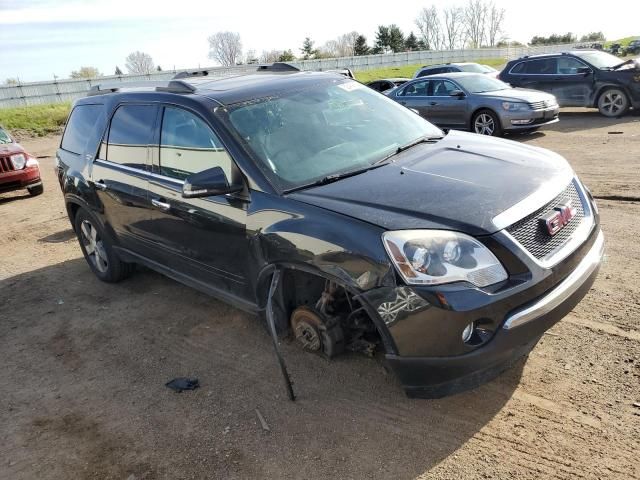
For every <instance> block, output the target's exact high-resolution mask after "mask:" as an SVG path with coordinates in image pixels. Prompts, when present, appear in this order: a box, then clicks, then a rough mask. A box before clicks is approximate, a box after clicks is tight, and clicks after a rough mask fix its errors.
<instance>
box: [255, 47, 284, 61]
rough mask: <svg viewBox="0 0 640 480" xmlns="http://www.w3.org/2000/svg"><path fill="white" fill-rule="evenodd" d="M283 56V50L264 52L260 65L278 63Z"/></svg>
mask: <svg viewBox="0 0 640 480" xmlns="http://www.w3.org/2000/svg"><path fill="white" fill-rule="evenodd" d="M282 54H283V50H263V51H262V54H261V55H260V63H273V62H277V61H278V59H279V58H280V56H281V55H282Z"/></svg>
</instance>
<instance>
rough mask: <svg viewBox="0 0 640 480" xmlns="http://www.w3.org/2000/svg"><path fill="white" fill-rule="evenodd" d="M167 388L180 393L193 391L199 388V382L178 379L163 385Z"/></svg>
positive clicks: (194, 379)
mask: <svg viewBox="0 0 640 480" xmlns="http://www.w3.org/2000/svg"><path fill="white" fill-rule="evenodd" d="M165 385H166V386H167V387H169V388H170V389H171V390H173V391H175V392H178V393H180V392H182V391H184V390H195V389H196V388H199V387H200V382H199V381H198V379H197V378H187V377H178V378H174V379H173V380H170V381H168V382H167V383H165Z"/></svg>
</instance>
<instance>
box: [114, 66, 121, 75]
mask: <svg viewBox="0 0 640 480" xmlns="http://www.w3.org/2000/svg"><path fill="white" fill-rule="evenodd" d="M114 75H122V70H120V67H119V66H117V65H116V73H114Z"/></svg>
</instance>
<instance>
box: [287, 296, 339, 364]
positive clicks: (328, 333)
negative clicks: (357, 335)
mask: <svg viewBox="0 0 640 480" xmlns="http://www.w3.org/2000/svg"><path fill="white" fill-rule="evenodd" d="M291 329H292V330H293V333H294V335H295V337H296V340H298V342H300V344H301V345H302V347H303V348H304V349H305V350H309V351H311V352H318V353H323V354H324V355H325V356H326V357H328V358H332V357H334V356H336V355H338V354H340V353H342V352H343V351H344V348H345V341H344V332H343V331H342V327H341V326H340V322H339V320H338V319H337V318H332V317H328V316H326V315H323V314H322V313H320V312H318V311H317V310H315V309H312V308H309V307H306V306H305V307H298V308H296V309H295V310H294V311H293V313H292V314H291Z"/></svg>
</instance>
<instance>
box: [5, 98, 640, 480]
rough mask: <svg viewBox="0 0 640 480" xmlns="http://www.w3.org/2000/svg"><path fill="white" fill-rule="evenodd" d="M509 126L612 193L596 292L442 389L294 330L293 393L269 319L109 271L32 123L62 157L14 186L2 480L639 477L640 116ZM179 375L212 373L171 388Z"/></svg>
mask: <svg viewBox="0 0 640 480" xmlns="http://www.w3.org/2000/svg"><path fill="white" fill-rule="evenodd" d="M618 132H619V133H618ZM513 139H514V140H516V141H524V142H529V143H531V144H535V145H539V146H543V147H547V148H550V149H553V150H555V151H557V152H559V153H561V154H563V155H564V156H565V157H566V158H567V159H568V160H569V161H570V162H571V164H572V165H573V166H574V168H575V170H576V171H577V172H578V173H579V174H580V175H581V177H582V179H583V180H584V181H585V183H586V184H587V185H588V186H589V187H590V188H591V190H592V191H593V193H594V195H596V196H597V197H601V200H600V201H599V207H600V211H601V215H602V224H603V229H604V231H605V234H606V239H607V249H608V250H607V253H608V256H607V261H606V263H605V265H604V266H603V268H602V270H601V273H600V276H599V277H598V280H597V281H596V283H595V285H594V287H593V289H592V291H591V292H590V293H589V294H588V295H587V297H586V298H585V299H584V300H583V301H582V303H580V304H579V305H578V306H577V307H576V309H575V310H574V311H573V312H572V313H571V314H569V315H568V316H567V317H566V318H565V319H563V320H562V321H561V322H560V323H558V324H557V325H556V326H555V327H554V328H552V329H551V330H550V331H549V332H548V333H547V334H546V335H545V336H544V337H543V339H542V340H541V341H540V343H539V344H538V346H537V347H536V348H535V349H534V350H533V352H532V353H531V354H530V356H529V358H528V360H527V361H526V363H525V361H521V362H520V363H518V364H517V365H516V367H515V368H513V369H511V370H509V371H508V372H506V373H505V374H503V375H502V376H500V377H499V378H498V379H496V380H495V381H493V382H491V383H489V384H487V385H484V386H482V387H480V388H478V389H476V390H474V391H471V392H467V393H464V394H460V395H456V396H453V397H449V398H445V399H440V400H410V399H407V398H406V397H405V396H404V395H403V393H402V391H401V390H400V388H399V385H398V383H397V381H396V380H395V378H394V376H393V375H391V374H389V373H387V371H386V369H385V368H384V366H383V363H382V361H380V360H379V359H378V360H371V359H367V358H364V357H361V356H357V355H351V356H344V357H341V358H338V359H337V360H334V361H331V362H328V361H325V360H323V359H321V358H319V357H317V356H314V355H309V354H305V353H303V352H301V351H300V350H299V349H298V348H297V347H296V345H295V344H285V345H284V346H283V350H284V354H285V356H286V358H287V361H288V364H289V368H290V370H291V374H292V377H293V379H294V381H295V387H294V388H295V389H296V392H297V394H298V396H299V399H298V401H296V402H295V403H290V402H288V401H287V400H286V398H285V395H284V388H283V386H282V383H281V378H280V376H279V371H278V370H277V367H276V363H275V360H274V357H273V351H272V347H271V345H270V339H269V337H268V335H267V334H266V332H265V330H264V329H263V328H262V327H261V326H260V325H259V324H258V322H257V320H256V319H255V318H253V317H251V316H248V315H246V314H244V313H242V312H239V311H238V310H235V309H233V308H232V307H229V306H227V305H224V304H222V303H220V302H218V301H216V300H214V299H211V298H209V297H206V296H205V295H202V294H200V293H198V292H196V291H193V290H191V289H189V288H187V287H184V286H182V285H180V284H178V283H175V282H173V281H171V280H169V279H166V278H164V277H162V276H160V275H158V274H155V273H153V272H150V271H148V270H141V271H139V272H138V273H137V274H136V275H135V276H134V277H133V278H131V279H129V280H127V281H125V282H123V283H121V284H117V285H107V284H103V283H100V282H99V281H98V280H97V279H96V278H95V277H94V276H93V275H92V274H91V272H90V270H89V268H88V267H87V266H86V264H85V262H84V259H83V258H82V257H81V253H80V249H79V247H78V245H77V240H76V239H75V237H74V235H73V233H72V232H71V230H70V226H69V222H68V219H67V218H66V216H65V213H64V206H63V201H62V196H61V194H60V191H59V188H58V185H57V182H56V179H55V177H54V175H53V166H52V165H53V161H52V159H51V158H50V156H51V155H53V153H54V151H55V148H56V144H57V141H58V139H57V138H54V137H49V138H44V139H33V140H30V139H24V140H23V144H24V145H25V147H27V148H28V149H29V150H30V151H32V153H34V154H37V155H43V156H48V157H47V158H43V159H42V160H41V164H42V168H43V174H44V182H45V190H46V191H45V193H44V194H43V195H42V196H39V197H35V198H30V197H29V196H28V195H24V194H21V193H13V194H3V195H0V225H1V226H2V235H1V236H0V249H1V251H2V255H1V256H0V364H1V365H2V368H1V369H0V385H2V387H1V390H0V391H1V393H0V425H2V428H0V479H3V480H4V479H11V480H13V479H16V480H20V479H25V480H26V479H29V480H31V479H36V478H37V479H122V480H136V479H138V480H139V479H155V478H163V479H164V478H166V479H182V478H197V479H200V478H214V479H218V478H221V479H222V478H224V479H247V478H278V479H289V478H299V479H322V478H339V479H351V478H353V479H360V478H382V479H386V478H394V479H413V478H419V479H431V478H433V479H449V478H450V479H471V478H474V479H475V478H494V479H508V478H514V479H516V478H517V479H540V478H545V479H546V478H562V479H565V478H566V479H569V478H571V479H573V478H588V479H596V478H600V479H601V478H616V479H618V478H619V479H632V478H640V440H639V439H640V404H639V403H638V402H640V326H639V319H640V272H639V269H638V265H639V264H640V243H639V242H638V240H637V239H638V238H640V222H638V219H639V218H640V188H639V187H640V173H639V169H640V115H638V114H634V115H628V116H626V117H624V118H622V119H614V120H609V119H605V118H603V117H601V116H599V115H598V114H597V113H595V112H591V111H585V110H578V109H576V110H566V111H563V112H562V115H561V121H560V123H558V124H555V125H553V126H550V127H548V128H546V129H544V130H542V131H541V132H539V133H536V134H532V135H528V136H515V137H513ZM175 376H196V377H198V378H199V379H200V383H201V385H202V387H201V388H200V389H198V390H195V391H190V392H184V393H182V394H176V393H174V392H171V391H170V390H168V389H167V388H166V387H165V386H164V383H165V382H166V381H168V380H169V379H171V378H173V377H175ZM256 409H257V410H258V411H259V412H260V413H261V415H262V416H263V417H264V419H265V420H266V423H267V424H268V427H269V431H266V430H264V429H263V427H262V425H261V423H260V421H259V419H258V416H257V414H256Z"/></svg>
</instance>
